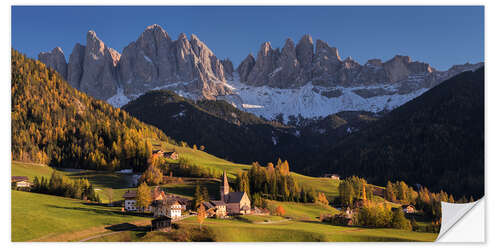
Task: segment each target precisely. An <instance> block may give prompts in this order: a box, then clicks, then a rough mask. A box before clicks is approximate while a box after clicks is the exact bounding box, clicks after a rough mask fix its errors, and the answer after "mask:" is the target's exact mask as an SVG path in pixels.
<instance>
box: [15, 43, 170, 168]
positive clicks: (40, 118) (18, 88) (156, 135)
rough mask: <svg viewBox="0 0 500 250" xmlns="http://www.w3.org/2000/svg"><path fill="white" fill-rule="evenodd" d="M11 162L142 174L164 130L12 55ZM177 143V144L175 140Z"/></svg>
mask: <svg viewBox="0 0 500 250" xmlns="http://www.w3.org/2000/svg"><path fill="white" fill-rule="evenodd" d="M11 59H12V60H11V77H12V82H11V83H12V84H11V93H12V95H11V96H12V99H11V105H12V109H11V126H12V137H11V138H12V159H14V160H20V161H26V162H36V163H43V164H49V165H50V166H53V167H67V166H71V167H72V168H79V169H96V170H107V171H114V170H120V169H125V168H133V169H134V170H135V171H143V170H144V169H146V167H147V166H148V160H149V158H150V157H151V144H150V143H148V142H147V141H148V139H146V138H152V139H157V140H162V141H167V140H168V138H167V136H166V135H165V134H164V133H163V132H162V131H160V130H159V129H157V128H155V127H152V126H150V125H146V124H145V123H142V122H140V121H139V120H137V119H136V118H134V117H132V116H130V115H129V114H128V113H126V112H125V111H123V110H121V109H117V108H114V107H113V106H111V105H110V104H107V103H106V102H104V101H100V100H97V99H94V98H92V97H90V96H87V95H86V94H85V93H83V92H80V91H78V90H76V89H75V88H73V87H71V86H70V85H69V84H68V83H67V82H66V81H65V80H64V79H63V78H62V77H61V76H60V75H59V74H58V73H57V72H56V71H55V70H53V69H51V68H48V67H46V66H45V64H43V63H41V62H40V61H37V60H32V59H29V58H27V57H26V56H24V55H23V54H21V53H19V52H17V51H16V50H12V58H11ZM171 142H173V140H171Z"/></svg>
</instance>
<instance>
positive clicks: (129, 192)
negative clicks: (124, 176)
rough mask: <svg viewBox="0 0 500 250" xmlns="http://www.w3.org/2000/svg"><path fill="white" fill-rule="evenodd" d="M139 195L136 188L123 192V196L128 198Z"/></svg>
mask: <svg viewBox="0 0 500 250" xmlns="http://www.w3.org/2000/svg"><path fill="white" fill-rule="evenodd" d="M136 196H137V191H136V190H127V192H125V193H124V194H123V198H125V199H127V198H135V197H136Z"/></svg>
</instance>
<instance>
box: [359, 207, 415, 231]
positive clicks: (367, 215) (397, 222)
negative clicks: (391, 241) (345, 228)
mask: <svg viewBox="0 0 500 250" xmlns="http://www.w3.org/2000/svg"><path fill="white" fill-rule="evenodd" d="M353 224H355V225H359V226H367V227H388V228H398V229H405V230H412V225H411V222H410V220H408V219H406V217H405V214H404V212H403V209H401V208H400V207H399V208H395V209H392V208H391V206H390V205H388V204H376V203H372V202H366V203H365V204H364V205H363V206H362V207H361V208H359V211H358V212H357V213H356V214H355V215H354V218H353Z"/></svg>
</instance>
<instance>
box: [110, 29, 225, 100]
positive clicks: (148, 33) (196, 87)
mask: <svg viewBox="0 0 500 250" xmlns="http://www.w3.org/2000/svg"><path fill="white" fill-rule="evenodd" d="M227 67H229V66H227ZM226 71H227V72H228V74H232V66H231V69H229V68H227V69H225V67H224V65H223V63H222V62H221V61H220V60H219V59H217V57H216V56H215V54H214V53H213V52H212V50H210V49H209V48H208V46H207V45H206V44H205V43H203V42H202V41H201V39H199V38H198V37H197V36H196V35H195V34H192V35H191V37H190V39H188V37H187V35H186V34H185V33H181V34H179V36H178V38H177V40H172V39H171V38H170V37H169V35H168V33H167V32H166V31H165V30H163V28H162V27H161V26H159V25H151V26H148V27H147V28H146V30H144V32H143V33H142V34H141V36H140V37H139V38H138V39H137V41H135V42H132V43H130V44H129V45H128V46H127V47H126V48H125V49H124V51H123V55H122V57H121V60H120V62H119V67H118V75H119V76H120V77H119V80H120V83H121V85H122V87H123V90H124V94H125V95H127V96H134V95H138V94H141V93H144V92H146V91H148V90H149V89H151V88H156V87H159V88H164V87H167V88H168V85H172V84H174V83H180V82H184V83H186V84H182V85H181V86H182V88H183V89H182V90H183V91H187V92H190V93H196V95H199V96H211V95H214V96H216V95H219V94H224V93H226V91H225V90H224V88H218V87H217V86H215V85H216V83H215V82H221V81H222V82H223V81H225V73H226Z"/></svg>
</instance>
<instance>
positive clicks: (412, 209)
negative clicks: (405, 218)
mask: <svg viewBox="0 0 500 250" xmlns="http://www.w3.org/2000/svg"><path fill="white" fill-rule="evenodd" d="M401 208H402V209H403V212H405V213H407V214H413V213H415V207H414V206H412V205H403V206H401Z"/></svg>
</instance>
